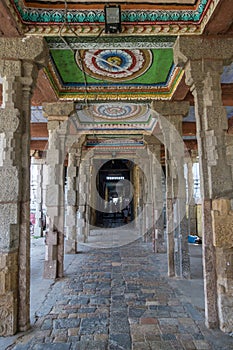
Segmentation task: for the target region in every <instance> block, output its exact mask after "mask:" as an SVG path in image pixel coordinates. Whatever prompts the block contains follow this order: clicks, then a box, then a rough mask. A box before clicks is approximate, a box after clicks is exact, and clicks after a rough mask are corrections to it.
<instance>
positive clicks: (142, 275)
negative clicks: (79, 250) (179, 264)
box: [0, 241, 233, 350]
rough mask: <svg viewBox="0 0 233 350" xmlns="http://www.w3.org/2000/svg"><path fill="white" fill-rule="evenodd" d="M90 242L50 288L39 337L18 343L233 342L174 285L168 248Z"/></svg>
mask: <svg viewBox="0 0 233 350" xmlns="http://www.w3.org/2000/svg"><path fill="white" fill-rule="evenodd" d="M83 249H84V250H83V254H76V255H75V257H74V258H73V260H72V263H71V264H70V265H69V267H68V270H67V276H66V277H65V278H64V279H61V280H59V281H56V282H55V283H54V284H53V286H52V287H51V290H49V292H48V294H47V296H46V299H45V301H44V302H43V305H42V307H41V309H40V310H39V311H38V317H39V319H38V321H37V323H36V324H35V326H34V329H32V330H31V332H30V336H31V337H32V339H31V340H30V339H28V338H27V336H26V335H25V336H24V335H21V338H20V343H18V344H17V343H15V344H14V345H13V346H12V347H11V349H12V350H53V349H54V350H60V349H61V350H67V349H69V350H84V349H85V350H103V349H104V350H105V349H106V350H118V349H119V350H129V349H130V350H144V349H145V350H147V349H150V350H160V349H161V350H174V349H175V350H198V349H199V350H201V349H203V350H205V349H210V350H230V349H233V338H231V337H229V336H227V335H224V334H223V333H222V332H220V331H216V330H211V331H210V330H208V329H207V328H206V327H205V324H204V321H203V317H202V316H203V315H202V313H200V312H199V310H197V309H196V307H195V306H194V305H192V304H191V303H189V302H187V298H185V297H184V295H183V294H182V291H177V287H176V288H173V281H172V280H171V279H169V278H168V277H167V271H166V255H162V254H161V255H160V254H159V255H155V254H154V253H153V252H152V247H151V245H150V244H147V243H142V242H140V241H138V242H134V243H132V244H130V245H128V246H122V247H120V248H113V249H104V250H101V249H92V248H89V247H86V248H83ZM85 249H86V250H85ZM0 341H1V339H0ZM55 341H56V342H55ZM0 345H1V342H0ZM0 349H2V348H1V346H0Z"/></svg>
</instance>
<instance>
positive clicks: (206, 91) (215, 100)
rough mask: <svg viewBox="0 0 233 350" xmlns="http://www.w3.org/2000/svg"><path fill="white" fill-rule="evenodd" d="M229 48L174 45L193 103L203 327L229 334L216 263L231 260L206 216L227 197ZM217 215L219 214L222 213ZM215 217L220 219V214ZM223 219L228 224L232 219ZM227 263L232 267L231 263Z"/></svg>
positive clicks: (227, 42)
mask: <svg viewBox="0 0 233 350" xmlns="http://www.w3.org/2000/svg"><path fill="white" fill-rule="evenodd" d="M232 45H233V39H232V38H226V39H225V38H221V39H216V38H211V37H208V38H204V37H203V38H202V37H196V38H191V39H190V38H184V37H181V38H178V39H177V41H176V43H175V46H174V59H175V63H177V64H180V65H182V66H184V69H185V73H186V83H187V84H188V85H189V86H190V87H191V91H192V93H193V95H194V103H195V116H196V126H197V141H198V151H199V161H200V177H201V194H202V216H203V221H202V223H203V228H202V232H203V267H204V289H205V313H206V325H207V326H208V327H210V328H215V327H218V324H219V321H220V328H221V329H222V330H223V331H231V332H232V330H233V329H232V328H233V316H232V312H231V316H230V314H229V312H228V311H229V310H231V311H232V297H233V294H232V290H233V283H232V278H229V274H228V273H227V272H226V273H223V269H222V268H221V266H222V265H221V266H219V264H220V261H221V260H222V261H225V258H226V254H227V255H228V257H230V256H232V254H233V250H232V248H230V247H229V246H227V250H226V249H225V246H224V244H223V243H222V246H221V248H220V246H219V245H218V246H217V245H216V242H215V241H214V239H213V237H214V235H218V234H219V226H218V225H216V224H215V223H216V222H215V221H213V218H212V216H211V211H212V205H213V203H212V201H213V199H215V201H219V200H220V201H221V199H220V198H221V197H225V198H226V199H228V200H230V199H231V198H232V185H233V184H232V173H231V169H230V166H229V165H228V164H227V158H226V140H225V138H226V130H227V128H228V124H227V118H226V111H225V108H224V107H223V105H222V96H221V83H220V77H221V73H222V69H223V65H224V64H228V63H230V62H231V60H232V56H233V53H232ZM214 203H215V204H214V206H217V207H218V205H217V204H216V202H214ZM219 205H220V207H221V204H219ZM213 209H214V212H215V208H214V207H213ZM218 211H219V213H221V212H222V209H221V208H220V209H219V210H218ZM228 212H230V211H228ZM219 216H220V217H221V218H222V219H223V215H222V214H219ZM227 217H228V220H230V221H231V223H232V224H233V216H231V215H227ZM223 220H224V219H223ZM221 226H222V227H221V234H222V235H223V236H225V231H226V232H227V231H228V230H227V227H226V226H225V224H224V222H222V224H221ZM215 246H217V248H215ZM228 248H230V249H228ZM216 251H217V260H216ZM229 264H230V265H229V266H231V260H229ZM226 269H227V270H228V268H227V267H226ZM216 271H217V275H216ZM223 275H224V278H223ZM223 280H224V283H223Z"/></svg>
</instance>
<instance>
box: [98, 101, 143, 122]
mask: <svg viewBox="0 0 233 350" xmlns="http://www.w3.org/2000/svg"><path fill="white" fill-rule="evenodd" d="M92 108H93V109H92V113H93V115H94V116H95V117H97V118H100V119H129V118H130V119H131V118H138V117H140V116H142V115H144V114H145V113H146V112H147V111H148V106H147V105H137V104H119V103H105V104H100V105H93V106H92Z"/></svg>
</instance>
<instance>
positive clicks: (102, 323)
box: [80, 317, 108, 334]
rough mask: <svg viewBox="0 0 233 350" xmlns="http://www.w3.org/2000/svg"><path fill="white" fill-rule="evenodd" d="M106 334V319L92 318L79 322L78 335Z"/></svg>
mask: <svg viewBox="0 0 233 350" xmlns="http://www.w3.org/2000/svg"><path fill="white" fill-rule="evenodd" d="M94 333H97V334H98V333H101V334H106V333H108V319H107V318H105V319H103V318H98V317H92V318H88V319H85V318H83V319H82V320H81V324H80V334H94Z"/></svg>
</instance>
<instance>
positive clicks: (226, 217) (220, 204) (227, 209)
mask: <svg viewBox="0 0 233 350" xmlns="http://www.w3.org/2000/svg"><path fill="white" fill-rule="evenodd" d="M211 214H212V225H213V235H214V236H213V242H214V245H215V246H216V247H220V248H232V247H233V210H231V203H230V200H229V199H226V198H219V199H215V200H213V202H212V213H211Z"/></svg>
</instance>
